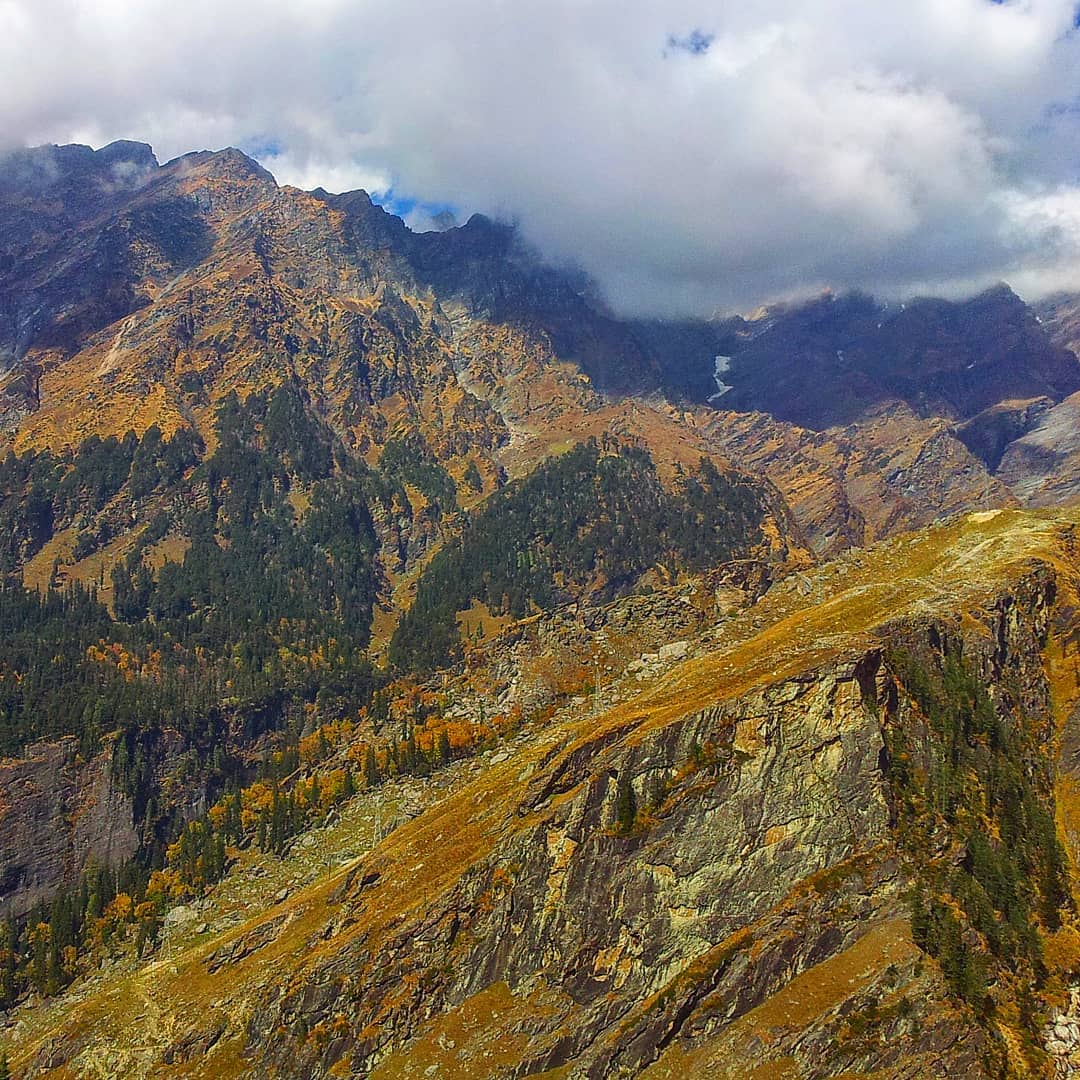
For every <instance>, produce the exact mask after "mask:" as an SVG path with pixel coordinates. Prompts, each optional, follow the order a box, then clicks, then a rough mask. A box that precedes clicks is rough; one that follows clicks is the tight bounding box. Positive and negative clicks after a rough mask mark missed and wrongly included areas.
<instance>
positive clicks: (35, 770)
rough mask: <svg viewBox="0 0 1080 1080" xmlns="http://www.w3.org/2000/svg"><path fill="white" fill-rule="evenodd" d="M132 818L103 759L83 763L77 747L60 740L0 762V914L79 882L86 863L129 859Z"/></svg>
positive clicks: (133, 840) (71, 741) (29, 905)
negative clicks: (14, 758)
mask: <svg viewBox="0 0 1080 1080" xmlns="http://www.w3.org/2000/svg"><path fill="white" fill-rule="evenodd" d="M132 817H133V807H132V804H131V800H130V799H129V798H128V797H127V796H126V795H124V794H123V793H122V792H119V791H117V790H116V788H115V787H114V786H113V782H112V777H111V769H110V759H109V755H108V754H107V753H102V754H99V755H98V756H97V757H95V758H94V759H93V760H92V761H89V762H84V761H82V760H81V759H80V758H79V757H78V754H77V745H76V742H75V740H74V739H64V740H62V741H60V742H57V743H39V744H37V745H35V746H32V747H30V749H29V750H28V751H27V755H26V757H25V759H18V760H13V759H10V758H9V759H5V760H0V907H2V908H3V910H4V911H8V910H10V911H11V912H13V913H14V914H15V915H17V916H18V915H21V914H23V913H24V912H26V911H29V910H30V909H31V908H32V907H33V906H34V904H36V903H37V902H38V901H39V900H49V899H51V897H52V895H53V894H54V893H55V892H56V890H57V889H58V888H60V887H61V886H62V885H71V884H73V883H74V882H75V881H77V880H78V877H79V873H80V872H81V871H82V869H83V867H84V866H85V865H86V863H87V862H88V861H89V860H91V859H95V860H97V861H98V862H99V863H101V864H103V865H104V864H112V865H118V864H119V863H121V862H123V861H124V860H126V859H129V858H131V856H132V855H134V854H135V850H136V848H137V846H138V837H137V835H136V832H135V829H134V827H133V824H132Z"/></svg>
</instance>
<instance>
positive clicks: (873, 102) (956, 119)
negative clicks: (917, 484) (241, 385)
mask: <svg viewBox="0 0 1080 1080" xmlns="http://www.w3.org/2000/svg"><path fill="white" fill-rule="evenodd" d="M1076 23H1077V18H1076V3H1075V2H1074V0H1069V2H1065V0H1007V2H1003V3H995V2H992V0H906V2H905V3H903V4H897V3H895V2H892V0H888V2H885V0H755V2H754V3H747V2H746V0H709V2H701V0H543V2H540V0H453V2H452V3H446V2H443V3H434V2H430V0H394V2H393V3H387V2H385V0H378V2H373V0H371V2H369V0H258V2H257V3H256V2H254V0H185V3H183V4H178V3H176V2H175V0H0V101H2V102H3V106H2V108H0V148H6V147H12V146H20V145H36V144H39V143H43V142H60V143H63V142H82V143H88V144H90V145H93V146H100V145H103V144H104V143H107V142H109V141H111V140H113V139H116V138H131V139H138V140H141V141H145V142H150V143H152V144H153V146H154V148H155V150H156V152H157V154H158V157H159V159H161V160H166V159H168V158H171V157H174V156H177V155H179V154H182V153H185V152H187V151H190V150H197V149H204V148H210V149H217V148H220V147H224V146H229V145H232V146H239V147H241V148H242V149H246V150H248V151H250V152H252V153H253V154H254V155H255V156H258V157H259V158H260V160H261V161H262V162H263V164H264V165H266V167H267V168H269V169H270V170H271V171H272V172H273V173H274V174H275V176H276V177H277V178H278V180H279V181H280V182H282V183H292V184H296V185H298V186H301V187H305V188H312V187H315V186H322V187H325V188H326V189H328V190H331V191H341V190H347V189H351V188H355V187H363V188H366V189H367V190H368V191H370V192H372V193H373V194H375V195H376V196H382V197H383V198H385V199H389V200H391V201H392V202H393V201H394V200H397V202H398V205H401V206H402V207H404V208H405V209H406V210H408V212H409V220H410V221H411V222H412V223H413V224H414V225H415V226H416V227H425V225H426V224H427V223H428V220H427V219H428V216H429V215H430V214H431V213H433V212H434V210H436V209H441V208H445V207H453V208H455V209H456V211H457V212H458V214H459V216H460V217H462V218H464V217H465V216H467V215H468V214H469V213H471V212H473V211H483V212H485V213H487V214H489V215H491V216H495V217H499V218H503V219H506V220H511V221H514V222H516V223H517V224H518V226H519V228H520V229H521V231H522V233H523V234H524V235H525V236H526V238H527V239H528V240H529V241H531V242H532V243H533V244H535V245H536V246H537V247H538V248H539V249H540V250H541V251H542V252H543V253H544V254H545V255H546V256H547V257H548V258H550V259H552V260H555V261H559V262H567V263H572V264H575V265H579V266H582V267H583V268H584V269H586V270H587V271H589V272H590V273H591V274H592V275H593V276H594V277H595V278H596V279H597V281H598V282H599V283H600V286H601V288H602V289H603V290H604V292H605V293H606V295H607V297H608V298H609V300H610V302H611V303H612V305H613V306H614V307H615V308H616V309H617V310H619V311H620V312H622V313H626V314H640V315H665V316H683V315H707V314H711V313H714V312H726V311H732V310H741V311H746V310H750V309H752V308H753V307H755V306H757V305H758V304H761V303H765V302H769V301H773V300H777V299H785V298H793V297H797V296H802V295H811V294H814V293H817V292H820V291H821V290H822V289H824V288H833V289H837V290H842V289H847V288H863V289H866V290H869V291H872V292H876V293H878V294H879V295H882V296H885V297H891V296H896V297H900V296H908V295H912V294H915V293H936V294H941V295H960V294H964V293H970V292H973V291H975V290H976V289H978V288H980V287H983V286H985V285H988V284H991V283H993V282H996V281H998V280H1002V279H1005V280H1008V281H1009V282H1010V283H1011V284H1012V285H1013V286H1014V287H1015V288H1017V290H1018V291H1020V292H1021V294H1022V295H1026V296H1029V297H1034V296H1036V295H1040V294H1044V293H1046V292H1050V291H1054V290H1058V289H1062V288H1080V97H1078V94H1080V78H1078V76H1080V30H1077V29H1076Z"/></svg>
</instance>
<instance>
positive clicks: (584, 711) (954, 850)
mask: <svg viewBox="0 0 1080 1080" xmlns="http://www.w3.org/2000/svg"><path fill="white" fill-rule="evenodd" d="M1077 525H1078V522H1077V520H1076V519H1075V517H1074V516H1067V515H1066V516H1062V515H1059V516H1035V515H1030V514H1021V513H1018V512H1015V511H1003V512H998V513H996V514H986V515H973V516H970V517H968V518H966V519H961V520H957V521H954V522H952V523H950V524H947V525H944V526H939V527H936V528H933V529H930V530H927V531H926V532H924V533H922V534H920V535H918V536H915V537H910V538H905V539H902V540H894V541H890V542H888V543H885V544H883V545H879V546H877V547H875V548H873V549H870V550H868V551H866V552H864V553H858V554H856V555H850V556H847V557H845V558H844V559H843V560H841V561H839V562H837V563H833V564H826V565H825V566H823V567H821V568H820V569H818V570H816V571H814V572H812V573H811V574H810V575H808V576H806V577H805V578H802V579H798V578H791V579H789V581H788V582H787V583H785V584H784V585H780V586H776V587H774V588H773V589H772V590H770V592H768V593H767V594H766V595H765V597H764V598H763V599H761V600H759V601H758V603H756V604H753V605H751V606H749V607H746V608H745V609H744V610H743V611H742V612H741V613H735V614H729V615H727V616H725V617H722V618H720V619H719V621H718V619H717V615H718V609H716V608H715V607H713V608H712V614H711V615H708V616H707V617H706V620H705V624H704V625H703V626H701V627H700V628H699V632H698V633H697V634H696V635H695V636H694V637H693V638H692V639H691V640H690V641H689V642H687V643H686V644H685V646H684V651H689V652H690V653H692V654H693V655H692V656H691V657H690V658H689V659H686V660H685V661H683V662H681V663H676V664H675V666H674V667H672V668H671V669H669V670H667V671H666V672H665V673H663V674H649V675H646V678H645V680H644V681H642V680H640V679H639V678H638V677H637V675H636V674H635V673H634V672H632V671H629V670H627V671H626V675H625V676H619V677H618V681H617V683H616V684H615V685H613V686H612V687H611V688H610V689H609V693H610V694H612V695H614V699H613V705H612V707H610V708H605V709H604V710H603V711H602V712H599V713H597V712H596V710H595V707H591V706H590V704H589V703H588V702H587V701H586V700H584V699H581V700H578V701H576V702H575V700H574V699H573V698H571V699H569V700H568V701H567V702H566V704H565V705H564V706H563V707H562V708H561V709H560V710H559V711H557V712H556V713H555V714H554V715H551V716H550V717H549V718H546V719H542V718H537V719H536V720H535V721H532V722H527V724H526V727H525V728H524V729H523V733H524V734H525V735H526V736H527V737H525V738H522V737H517V738H514V739H513V740H511V741H509V742H507V743H506V744H505V746H504V747H503V748H501V749H500V752H499V753H497V754H494V755H492V756H491V757H490V758H489V759H488V762H487V764H486V765H485V766H484V767H483V768H482V769H480V770H479V771H473V772H470V771H468V770H465V771H459V772H457V773H454V774H453V776H449V775H448V781H449V783H448V786H446V787H445V788H444V790H445V796H444V797H442V798H441V799H440V800H439V801H437V802H436V803H435V804H434V805H432V806H431V807H430V809H427V810H426V811H424V812H422V813H421V814H420V815H419V816H418V817H417V818H415V820H413V821H411V822H409V823H407V824H404V825H401V826H400V827H398V828H397V829H396V830H394V831H393V832H392V833H391V834H390V835H389V836H388V837H387V838H386V839H384V840H383V841H382V842H381V843H379V844H378V845H377V846H376V847H375V848H374V850H372V851H370V852H369V853H367V854H362V855H360V856H359V857H358V858H356V859H355V860H354V861H353V862H351V863H350V865H349V866H347V867H346V868H344V869H342V870H339V871H333V870H331V872H330V874H329V876H328V877H327V876H323V874H319V870H318V864H317V863H316V864H311V863H305V862H304V861H303V856H302V855H300V851H299V850H298V851H297V853H296V855H295V856H290V857H289V858H290V860H291V859H293V858H296V857H299V858H300V859H301V861H300V862H299V863H296V862H293V861H288V860H287V861H286V863H284V864H282V866H283V867H285V868H287V869H288V868H291V871H290V872H291V873H292V874H293V876H294V881H295V883H296V884H295V885H294V886H293V888H294V889H295V891H292V892H283V893H281V894H280V895H279V896H278V899H277V902H276V903H274V904H272V905H271V906H270V907H269V908H268V909H267V910H266V911H265V912H261V913H258V914H255V915H252V916H247V917H245V916H244V915H240V916H239V917H240V919H241V920H242V921H241V922H239V923H238V924H235V925H233V926H231V927H228V928H226V929H224V930H222V931H219V930H216V929H203V930H201V931H197V932H194V933H192V932H191V931H187V932H181V933H178V934H176V935H175V936H172V937H170V939H169V942H170V943H167V944H166V945H165V946H164V951H163V953H162V955H161V957H160V959H159V960H157V961H155V962H153V963H151V964H150V965H149V966H147V967H143V968H140V967H135V968H131V967H130V966H128V965H127V964H126V963H121V964H119V965H117V966H115V967H114V968H112V969H111V970H109V971H107V972H105V973H103V974H101V975H98V976H94V977H93V978H91V979H90V980H89V981H88V982H87V983H86V985H85V987H83V988H82V989H81V990H80V989H79V988H78V986H77V987H76V990H75V992H74V996H73V997H72V998H71V999H69V1000H66V1001H64V1000H61V1001H58V1002H57V1003H56V1005H55V1006H47V1007H45V1008H44V1009H41V1010H37V1011H30V1010H26V1009H24V1010H20V1012H19V1014H18V1015H19V1024H20V1026H19V1028H18V1029H17V1030H18V1036H17V1037H18V1042H17V1043H15V1044H13V1045H12V1046H11V1049H12V1051H13V1061H14V1065H15V1070H16V1075H20V1074H21V1073H23V1072H27V1074H28V1075H37V1074H38V1073H40V1072H44V1071H46V1070H56V1071H58V1073H60V1074H63V1075H69V1076H81V1075H91V1074H100V1073H101V1072H102V1071H104V1072H105V1073H106V1074H109V1073H116V1074H118V1073H121V1072H122V1073H123V1074H124V1075H129V1076H138V1075H151V1074H153V1075H163V1074H166V1073H167V1072H169V1071H171V1072H173V1073H175V1074H176V1075H194V1074H197V1073H199V1072H200V1071H201V1072H202V1073H203V1074H205V1073H206V1071H207V1070H212V1071H213V1072H214V1074H215V1075H220V1076H232V1075H281V1076H320V1075H346V1074H355V1075H367V1074H371V1075H374V1076H387V1077H390V1076H393V1077H403V1076H411V1075H416V1076H423V1075H435V1074H438V1075H446V1076H469V1077H482V1076H510V1075H517V1076H521V1075H531V1074H546V1075H556V1076H581V1077H584V1076H596V1077H600V1076H611V1075H628V1076H631V1075H646V1076H658V1077H659V1076H672V1077H674V1076H685V1075H695V1074H705V1073H708V1072H709V1071H710V1070H712V1069H716V1068H722V1069H723V1070H724V1071H725V1074H726V1075H731V1076H743V1075H745V1076H750V1075H761V1071H762V1070H763V1069H771V1070H773V1071H774V1072H775V1073H776V1074H777V1075H793V1076H794V1075H798V1076H822V1077H824V1076H830V1075H837V1074H839V1073H842V1072H844V1071H848V1072H855V1073H867V1072H875V1071H876V1073H877V1074H878V1075H883V1076H897V1077H898V1076H910V1075H943V1074H959V1075H986V1076H999V1075H1003V1074H1004V1072H1005V1069H1006V1064H1008V1067H1009V1068H1010V1069H1012V1070H1014V1071H1021V1070H1029V1073H1034V1074H1035V1075H1049V1072H1050V1069H1051V1063H1050V1061H1049V1059H1048V1058H1047V1057H1046V1055H1045V1053H1044V1052H1043V1051H1042V1050H1041V1049H1040V1046H1039V1039H1040V1030H1039V1025H1040V1021H1039V1020H1038V1018H1037V1017H1038V1014H1039V1013H1040V1012H1041V1011H1042V1010H1044V1009H1045V1008H1047V1007H1048V1005H1050V1006H1052V1005H1053V1004H1054V1003H1061V1002H1063V1001H1064V999H1065V997H1066V996H1067V994H1066V990H1067V987H1068V979H1069V976H1070V973H1071V972H1072V971H1073V969H1074V968H1075V966H1076V964H1077V957H1078V955H1080V954H1078V951H1077V947H1076V946H1077V940H1078V937H1077V931H1076V928H1075V922H1076V914H1075V907H1074V902H1073V900H1072V899H1071V897H1070V896H1069V895H1068V890H1067V887H1066V877H1065V873H1066V862H1065V861H1064V860H1066V858H1067V859H1068V860H1069V865H1072V864H1073V863H1074V861H1075V857H1076V850H1075V848H1073V847H1068V848H1062V847H1060V846H1059V844H1058V840H1057V836H1056V832H1055V825H1054V821H1055V815H1060V817H1059V820H1061V821H1062V822H1063V823H1065V828H1064V832H1063V836H1064V838H1065V839H1066V840H1067V842H1068V843H1069V844H1072V843H1073V831H1072V825H1071V824H1069V823H1071V822H1072V815H1073V814H1074V812H1075V811H1074V808H1073V804H1072V801H1071V797H1070V796H1069V795H1068V792H1069V791H1070V790H1071V788H1070V787H1069V785H1070V784H1075V783H1076V780H1077V778H1076V777H1075V776H1074V774H1073V770H1074V769H1075V763H1074V762H1073V760H1072V758H1071V757H1068V756H1065V757H1062V758H1061V759H1060V760H1059V759H1057V758H1056V757H1055V756H1054V754H1055V753H1056V749H1055V748H1056V747H1057V746H1058V745H1059V742H1058V740H1059V739H1060V746H1061V747H1062V749H1063V750H1064V749H1065V748H1066V747H1069V746H1072V745H1073V744H1074V741H1075V738H1074V736H1075V733H1074V732H1072V726H1074V725H1075V715H1076V704H1077V701H1078V700H1080V693H1078V688H1077V684H1076V678H1075V670H1074V668H1075V656H1076V648H1077V645H1076V642H1077V640H1078V639H1077V626H1076V623H1075V610H1076V606H1075V605H1076V601H1077V593H1076V585H1077V572H1078V570H1080V564H1078V563H1077V549H1076V540H1075V537H1076V528H1077ZM623 603H629V601H625V602H623ZM660 607H661V609H662V608H663V605H661V606H660ZM709 607H710V604H709V603H708V602H705V604H704V606H703V607H702V608H701V610H702V612H703V613H704V612H706V611H708V610H709ZM723 610H725V611H729V612H730V611H731V609H730V608H728V607H725V608H724V609H723ZM616 622H617V620H615V617H614V609H612V611H611V612H609V614H608V615H607V616H606V618H605V620H596V621H594V623H593V625H595V627H596V629H595V631H590V634H591V641H590V643H587V644H586V646H585V647H586V648H589V647H590V645H591V647H594V648H597V649H598V650H600V652H601V654H602V655H603V656H604V659H605V662H607V663H611V662H612V661H614V659H615V657H616V656H617V655H618V648H619V645H618V641H617V640H616V636H615V635H613V634H612V630H613V628H614V626H615V625H616ZM586 625H589V622H588V621H587V622H586ZM659 626H660V624H657V628H658V629H659ZM487 648H488V653H487V658H486V659H485V660H483V661H482V665H483V668H484V670H487V671H488V672H491V673H492V675H493V677H495V679H496V682H495V684H494V685H492V686H491V687H490V688H489V691H485V693H486V692H491V693H495V694H497V693H498V692H499V677H498V676H497V675H495V672H496V671H497V670H498V668H499V664H498V660H497V656H496V654H497V652H498V649H499V648H500V646H498V644H497V643H496V644H493V645H490V646H488V647H487ZM492 650H494V651H492ZM668 655H669V656H670V655H671V652H670V651H669V653H668ZM669 662H670V660H669ZM650 663H652V661H650ZM635 671H637V674H640V673H641V669H640V666H638V667H637V668H635ZM502 685H505V684H502ZM981 687H985V688H986V689H985V690H984V689H981ZM459 693H462V694H464V693H465V687H461V688H460V691H459ZM462 700H464V698H463V699H462ZM609 700H612V699H610V698H609ZM1003 785H1004V787H1003ZM1010 790H1011V791H1012V792H1013V794H1011V795H1010V794H1008V792H1009V791H1010ZM1003 793H1004V795H1003ZM374 797H375V796H374V795H361V796H359V797H358V799H359V800H360V802H359V803H358V805H363V806H369V807H371V806H372V803H371V802H370V800H371V799H373V798H374ZM1018 814H1019V815H1021V816H1020V817H1017V815H1018ZM350 820H351V819H350ZM337 828H338V826H333V827H331V828H330V830H329V831H328V832H327V833H326V836H325V838H324V839H316V840H314V841H313V843H314V845H315V847H313V848H311V850H313V851H314V850H318V847H319V845H324V846H327V845H329V846H327V851H330V850H333V848H332V844H333V839H332V838H333V836H334V835H337V833H336V832H335V830H336V829H337ZM341 828H342V829H344V828H345V826H344V825H342V826H341ZM360 835H361V836H362V835H363V833H362V832H361V833H360ZM980 837H983V838H984V839H979V838H980ZM986 837H989V838H990V839H989V841H987V840H986V839H985V838H986ZM354 842H355V841H354ZM361 843H362V841H361ZM338 850H340V849H338ZM242 865H244V866H247V867H250V865H251V864H250V862H249V861H248V860H247V858H246V857H244V859H243V861H242ZM305 865H306V866H308V867H309V868H310V869H314V870H315V872H316V874H319V876H320V878H321V880H312V879H311V874H310V873H308V874H307V875H306V877H305V872H304V869H303V868H304V866H305ZM1021 865H1022V866H1023V867H1025V868H1026V875H1027V876H1026V881H1027V884H1025V886H1024V887H1023V888H1022V889H1020V890H1019V891H1017V890H1016V885H1015V882H1016V877H1015V875H1016V873H1017V868H1018V866H1021ZM231 880H232V879H231V877H227V878H226V882H225V884H223V885H222V886H219V889H225V888H226V887H227V886H228V887H229V888H232V889H235V888H240V889H247V890H249V895H256V894H259V889H260V888H262V889H263V890H264V891H265V890H266V889H268V888H272V887H273V885H270V884H268V885H267V886H259V885H258V884H257V882H258V881H259V878H258V877H257V876H256V875H254V874H252V873H251V871H250V870H245V872H244V874H243V875H242V876H240V877H238V878H237V879H236V881H235V882H234V883H233V885H231V886H229V882H230V881H231ZM276 880H277V881H280V880H281V878H280V877H277V878H276ZM304 880H307V881H308V882H309V884H307V885H306V886H303V887H301V883H302V882H303V881H304ZM229 895H230V896H232V897H233V899H232V900H226V899H225V894H224V893H223V895H222V902H223V903H226V904H229V905H232V904H235V902H236V895H237V894H236V893H235V892H233V893H229ZM211 904H212V902H211ZM207 910H209V908H208V909H207ZM1002 926H1005V927H1006V932H1004V933H1003V932H1002V930H1001V927H1002ZM1009 927H1012V928H1013V930H1012V931H1009V930H1008V928H1009ZM1025 988H1026V989H1025ZM1032 991H1034V993H1035V996H1036V997H1035V1000H1033V999H1032V997H1031V992H1032ZM1040 1001H1041V1002H1043V1003H1044V1004H1039V1002H1040ZM121 1018H122V1019H121Z"/></svg>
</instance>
